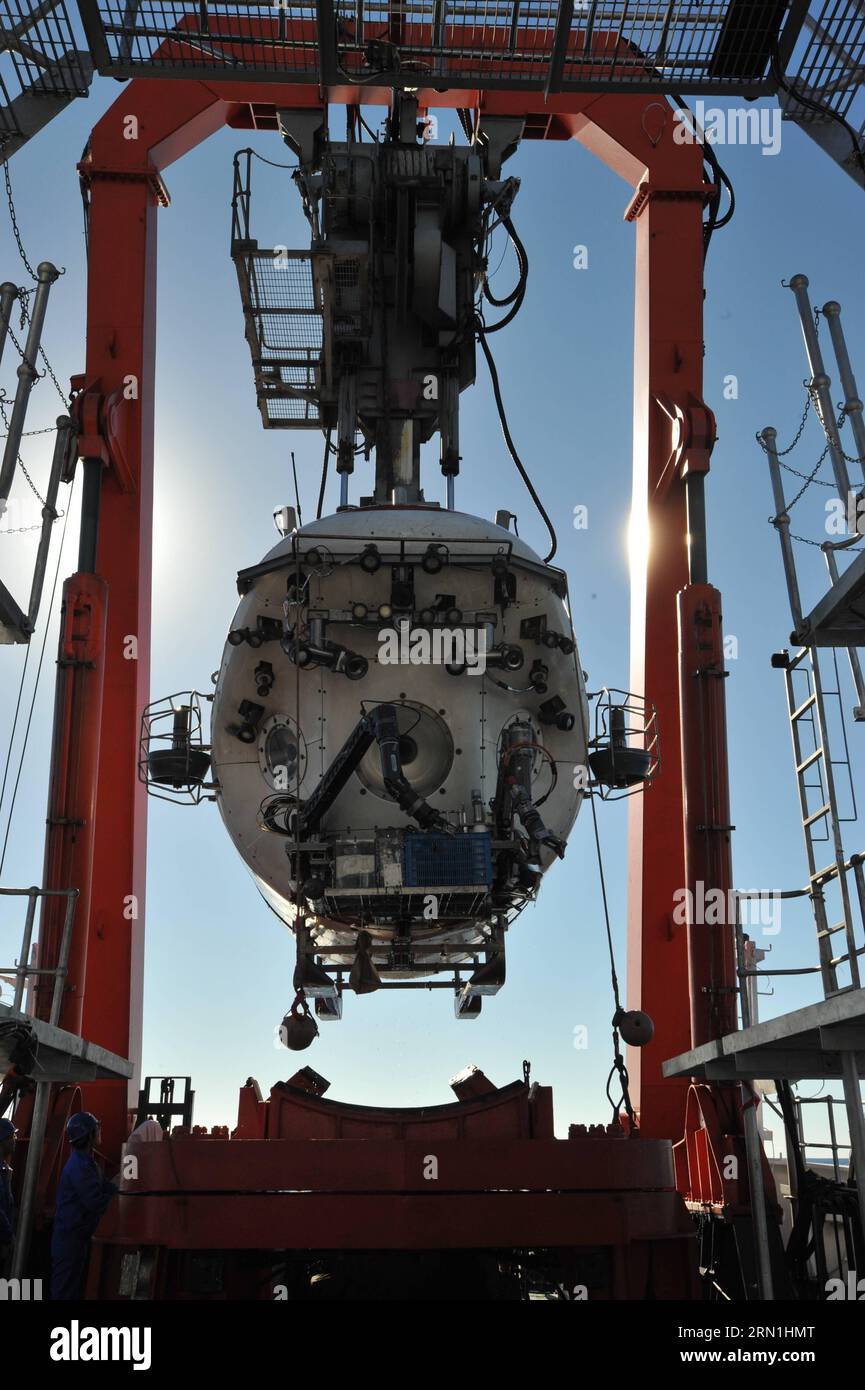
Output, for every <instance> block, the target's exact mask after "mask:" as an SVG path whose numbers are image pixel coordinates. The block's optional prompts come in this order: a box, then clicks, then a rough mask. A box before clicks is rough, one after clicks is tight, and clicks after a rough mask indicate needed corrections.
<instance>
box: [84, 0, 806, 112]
mask: <svg viewBox="0 0 865 1390" xmlns="http://www.w3.org/2000/svg"><path fill="white" fill-rule="evenodd" d="M794 10H795V7H794ZM275 11H276V13H275ZM787 11H788V5H787V3H786V0H757V3H755V0H701V3H694V0H636V3H634V0H631V3H623V0H593V2H592V3H577V2H576V0H570V3H561V4H560V3H556V0H461V3H448V0H402V3H400V4H399V5H395V4H393V3H386V2H384V0H373V3H369V0H367V3H360V0H357V3H355V0H325V2H324V3H320V4H318V5H315V4H308V3H290V0H285V3H280V4H279V5H278V6H274V5H267V4H246V3H242V2H239V0H234V3H208V2H207V0H201V2H199V0H176V3H171V0H140V3H138V4H136V3H135V0H81V12H82V15H83V16H85V18H86V21H87V26H88V33H89V35H90V38H91V46H92V48H93V53H94V57H95V58H96V62H97V64H98V67H99V70H100V72H103V73H110V74H112V75H114V76H131V75H133V74H135V73H139V72H143V71H149V72H151V73H154V74H157V73H158V74H159V75H171V74H175V73H186V74H188V73H190V72H194V71H202V70H206V71H210V72H212V71H214V70H215V69H218V70H219V71H220V74H221V75H222V76H227V77H231V76H234V77H242V78H244V79H249V78H250V76H255V75H263V76H272V75H273V74H275V73H279V74H280V75H282V76H285V77H290V78H291V79H292V80H294V81H300V82H303V81H309V82H317V81H318V80H319V76H320V73H321V75H323V77H324V80H325V81H326V82H328V83H337V82H339V81H340V79H347V80H349V81H357V80H362V81H369V80H370V78H371V77H380V78H381V81H382V82H384V83H386V84H387V85H394V84H396V85H408V86H414V85H417V79H418V76H428V77H429V78H430V79H431V82H432V85H436V86H439V85H442V86H444V85H446V86H448V87H452V88H453V87H456V88H459V87H472V86H477V85H478V84H482V85H483V86H485V87H487V88H489V87H496V86H498V87H502V86H506V87H511V88H513V87H533V88H537V89H540V90H553V89H554V90H563V91H565V90H586V89H588V90H595V89H597V90H601V89H603V88H605V87H607V86H609V85H617V86H630V87H632V88H635V89H637V90H643V91H665V90H669V89H670V88H671V87H672V88H676V89H678V90H681V91H695V90H700V91H715V92H720V91H724V90H728V89H738V90H741V89H742V87H743V85H744V86H747V87H748V88H749V89H753V90H754V91H757V90H767V91H768V90H770V88H771V82H770V76H769V58H770V53H771V50H772V47H773V45H774V43H775V42H776V40H777V36H778V31H779V28H781V27H782V25H783V21H784V19H785V16H786V14H787ZM799 23H801V16H800V17H799V20H798V22H797V23H796V27H797V28H798V24H799ZM593 48H594V50H595V51H594V52H592V51H591V50H592V49H593Z"/></svg>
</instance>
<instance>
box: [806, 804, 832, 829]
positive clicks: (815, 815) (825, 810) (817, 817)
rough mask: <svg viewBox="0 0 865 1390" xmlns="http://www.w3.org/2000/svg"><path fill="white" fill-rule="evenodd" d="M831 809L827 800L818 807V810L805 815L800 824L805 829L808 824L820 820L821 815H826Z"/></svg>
mask: <svg viewBox="0 0 865 1390" xmlns="http://www.w3.org/2000/svg"><path fill="white" fill-rule="evenodd" d="M831 810H832V807H831V806H830V805H829V802H828V801H827V802H826V804H825V805H824V806H821V807H820V810H819V811H812V812H811V814H810V816H806V817H805V819H804V820H803V822H802V824H803V825H804V826H805V828H806V829H807V828H808V826H809V825H813V824H814V822H815V821H817V820H820V819H821V817H822V816H826V815H828V814H829V812H830V811H831Z"/></svg>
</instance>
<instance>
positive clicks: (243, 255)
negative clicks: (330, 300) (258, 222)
mask: <svg viewBox="0 0 865 1390" xmlns="http://www.w3.org/2000/svg"><path fill="white" fill-rule="evenodd" d="M231 254H232V259H233V261H234V266H235V269H236V271H237V280H238V284H239V286H240V298H241V303H242V304H243V316H244V322H245V329H246V341H247V342H248V344H249V350H250V353H251V354H252V369H253V373H254V376H255V393H256V399H257V401H258V408H259V410H260V412H261V419H262V423H263V424H264V426H265V428H270V429H279V428H294V429H304V428H308V429H318V428H319V424H320V421H319V412H318V405H317V387H318V382H319V377H320V362H321V357H322V351H323V347H324V320H323V316H322V310H321V302H320V297H319V295H318V294H317V293H316V287H315V284H314V279H313V266H312V261H313V256H312V253H311V252H308V251H286V252H285V253H284V254H283V253H280V254H279V255H277V254H276V253H275V252H274V251H272V250H261V249H259V247H258V246H257V245H256V244H255V243H248V242H233V243H232V252H231Z"/></svg>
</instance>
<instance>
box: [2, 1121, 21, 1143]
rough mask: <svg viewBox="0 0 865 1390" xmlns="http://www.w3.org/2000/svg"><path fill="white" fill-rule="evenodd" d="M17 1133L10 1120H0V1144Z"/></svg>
mask: <svg viewBox="0 0 865 1390" xmlns="http://www.w3.org/2000/svg"><path fill="white" fill-rule="evenodd" d="M17 1133H18V1131H17V1129H16V1128H15V1126H14V1125H13V1123H12V1121H11V1120H0V1144H3V1143H5V1141H6V1140H7V1139H12V1138H14V1136H15V1135H16V1134H17Z"/></svg>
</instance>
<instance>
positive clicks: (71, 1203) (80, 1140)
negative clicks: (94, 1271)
mask: <svg viewBox="0 0 865 1390" xmlns="http://www.w3.org/2000/svg"><path fill="white" fill-rule="evenodd" d="M66 1137H67V1139H68V1140H69V1143H70V1144H71V1145H72V1153H71V1155H70V1157H69V1160H68V1162H67V1164H66V1167H65V1168H64V1169H63V1172H62V1174H61V1177H60V1183H59V1186H58V1188H57V1203H56V1206H55V1210H54V1228H53V1230H52V1232H51V1297H52V1298H53V1299H55V1300H63V1301H65V1300H67V1299H75V1298H82V1297H83V1295H84V1282H85V1279H86V1277H87V1260H88V1257H89V1255H90V1240H91V1237H92V1235H93V1232H94V1231H95V1230H96V1227H97V1226H98V1225H99V1222H100V1220H101V1218H102V1214H103V1212H104V1211H105V1209H106V1207H107V1206H108V1203H109V1202H110V1201H111V1198H112V1197H113V1196H114V1195H115V1194H116V1192H117V1187H116V1186H115V1184H114V1183H113V1182H109V1181H108V1179H107V1178H105V1177H103V1175H102V1173H101V1171H100V1170H99V1168H98V1167H97V1164H96V1160H95V1158H94V1157H93V1150H94V1149H95V1148H96V1146H97V1144H98V1143H99V1121H98V1120H97V1118H96V1116H95V1115H91V1114H90V1112H89V1110H81V1111H79V1113H78V1114H77V1115H72V1116H71V1117H70V1119H69V1120H68V1122H67V1125H66Z"/></svg>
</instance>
